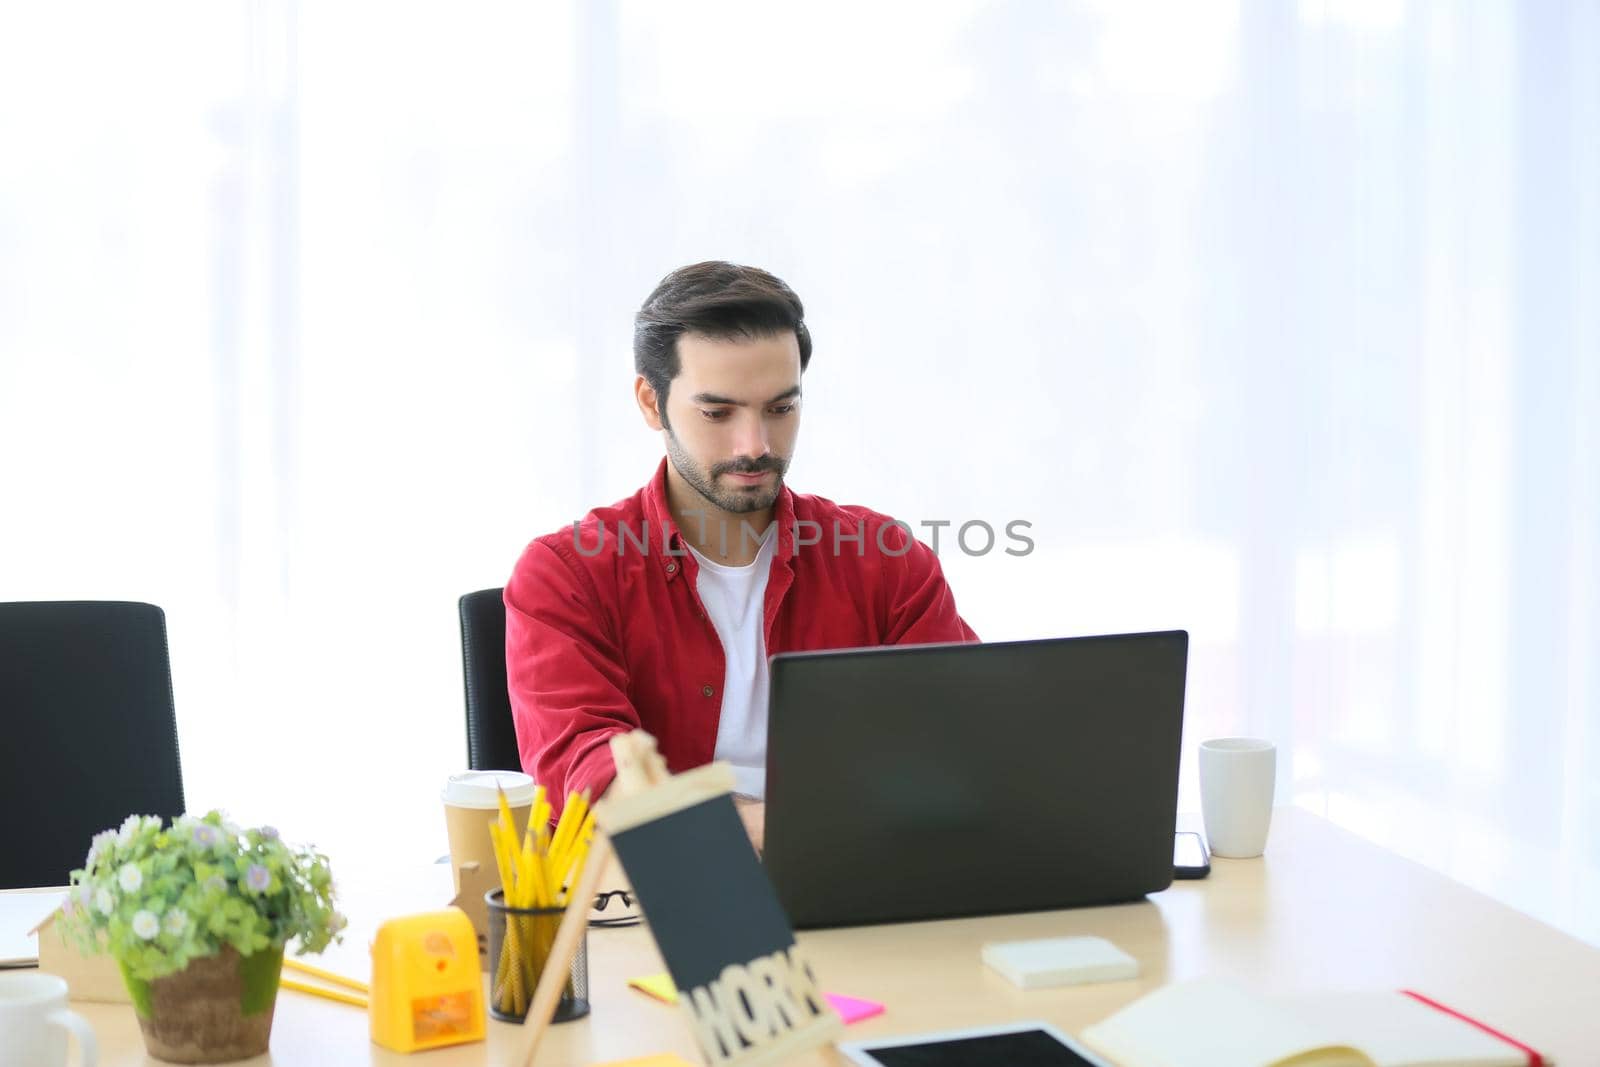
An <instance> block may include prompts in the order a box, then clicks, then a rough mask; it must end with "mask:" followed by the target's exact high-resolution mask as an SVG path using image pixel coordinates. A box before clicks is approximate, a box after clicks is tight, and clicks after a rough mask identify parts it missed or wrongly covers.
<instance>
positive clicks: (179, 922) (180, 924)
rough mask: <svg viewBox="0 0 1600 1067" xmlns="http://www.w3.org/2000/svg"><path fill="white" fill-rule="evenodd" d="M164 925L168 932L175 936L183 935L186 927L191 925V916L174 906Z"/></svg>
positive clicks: (168, 913)
mask: <svg viewBox="0 0 1600 1067" xmlns="http://www.w3.org/2000/svg"><path fill="white" fill-rule="evenodd" d="M162 925H163V926H165V927H166V930H167V933H169V934H171V935H172V936H173V937H182V936H183V931H184V929H185V928H187V927H188V925H189V916H187V915H185V914H184V913H183V912H181V911H179V910H178V909H177V908H173V909H172V910H171V911H169V912H167V917H166V919H165V920H163V922H162Z"/></svg>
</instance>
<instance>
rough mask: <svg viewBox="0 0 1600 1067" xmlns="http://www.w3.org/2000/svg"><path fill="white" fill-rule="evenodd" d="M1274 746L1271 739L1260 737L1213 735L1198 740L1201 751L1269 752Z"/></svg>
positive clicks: (1232, 752) (1233, 753) (1234, 753)
mask: <svg viewBox="0 0 1600 1067" xmlns="http://www.w3.org/2000/svg"><path fill="white" fill-rule="evenodd" d="M1276 747H1277V746H1276V745H1274V744H1273V743H1272V742H1271V741H1268V740H1266V739H1265V738H1261V737H1214V738H1212V739H1211V740H1209V741H1202V742H1200V748H1201V750H1202V751H1205V752H1222V753H1229V754H1232V755H1244V754H1248V753H1252V752H1270V751H1272V750H1273V749H1274V748H1276Z"/></svg>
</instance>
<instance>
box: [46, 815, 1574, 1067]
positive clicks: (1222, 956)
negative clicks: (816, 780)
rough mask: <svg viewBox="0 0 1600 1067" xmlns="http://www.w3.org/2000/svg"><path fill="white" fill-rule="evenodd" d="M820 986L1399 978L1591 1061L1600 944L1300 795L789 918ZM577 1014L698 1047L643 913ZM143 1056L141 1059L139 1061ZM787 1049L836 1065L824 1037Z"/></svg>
mask: <svg viewBox="0 0 1600 1067" xmlns="http://www.w3.org/2000/svg"><path fill="white" fill-rule="evenodd" d="M1072 934H1096V935H1099V936H1102V937H1105V938H1108V939H1110V940H1111V941H1114V942H1115V943H1117V944H1118V945H1120V946H1121V947H1122V948H1123V949H1125V950H1127V951H1128V952H1129V953H1131V954H1132V955H1133V956H1135V957H1136V958H1137V959H1138V960H1139V963H1140V966H1141V968H1142V969H1143V974H1142V975H1141V977H1140V978H1139V979H1138V980H1137V981H1127V982H1114V983H1107V984H1104V985H1098V986H1089V987H1082V988H1078V989H1066V990H1039V991H1033V992H1027V993H1025V992H1023V991H1021V990H1019V989H1016V988H1014V987H1013V986H1011V985H1010V984H1008V983H1007V982H1006V981H1005V980H1004V979H1002V978H1000V977H999V976H998V975H995V974H993V973H991V972H989V971H988V970H987V969H985V968H984V967H983V966H982V964H981V963H980V962H979V957H978V952H979V947H980V946H981V945H982V944H983V943H984V942H985V941H992V940H998V939H1010V938H1031V937H1051V936H1065V935H1072ZM800 938H801V942H802V944H804V945H805V947H806V949H807V950H808V951H809V952H810V954H811V957H812V959H813V961H814V963H815V965H816V969H817V974H818V977H819V979H820V981H821V984H822V986H823V988H824V989H826V990H828V991H829V992H836V993H846V994H850V995H852V996H861V997H868V998H871V999H873V1000H880V1001H883V1002H884V1003H885V1004H887V1005H888V1011H887V1013H885V1014H884V1015H881V1016H879V1017H877V1018H876V1019H871V1020H868V1021H866V1022H864V1023H859V1024H857V1025H855V1026H852V1027H850V1028H849V1030H848V1031H847V1034H848V1035H849V1037H851V1038H853V1039H855V1038H866V1037H876V1036H887V1035H892V1034H898V1033H910V1032H916V1031H921V1030H933V1029H943V1028H948V1027H956V1026H972V1025H978V1024H982V1023H993V1022H1002V1021H1007V1020H1016V1019H1027V1018H1041V1019H1046V1020H1049V1021H1051V1022H1054V1023H1056V1024H1057V1025H1059V1026H1061V1027H1062V1028H1063V1029H1065V1030H1067V1031H1068V1032H1070V1033H1078V1032H1080V1031H1081V1030H1082V1029H1083V1028H1084V1027H1085V1026H1087V1025H1089V1024H1090V1023H1092V1022H1095V1021H1097V1020H1099V1019H1100V1018H1102V1017H1104V1016H1105V1015H1108V1014H1109V1013H1111V1012H1112V1011H1114V1010H1116V1009H1117V1008H1119V1007H1121V1006H1122V1005H1124V1004H1126V1003H1127V1002H1129V1001H1130V1000H1132V999H1134V998H1135V997H1137V996H1139V995H1141V994H1143V993H1145V992H1147V991H1149V990H1151V989H1154V988H1156V987H1157V986H1159V985H1161V984H1163V983H1166V982H1169V981H1176V980H1182V979H1188V978H1194V977H1198V976H1201V975H1206V974H1212V975H1220V976H1225V977H1229V978H1233V979H1236V980H1238V981H1240V982H1243V983H1245V984H1247V985H1249V986H1251V987H1253V988H1256V989H1260V990H1263V991H1269V990H1318V989H1334V988H1357V989H1362V988H1364V989H1398V988H1411V989H1416V990H1418V991H1420V992H1424V993H1427V994H1428V995H1430V996H1432V997H1435V998H1436V999H1439V1000H1442V1001H1443V1002H1445V1003H1447V1004H1450V1005H1452V1006H1454V1007H1458V1008H1460V1009H1461V1010H1463V1011H1466V1012H1468V1013H1471V1014H1473V1015H1476V1016H1477V1017H1479V1018H1482V1019H1484V1020H1485V1021H1487V1022H1489V1023H1491V1024H1493V1025H1495V1026H1498V1027H1500V1028H1502V1029H1504V1030H1506V1031H1507V1032H1509V1033H1510V1034H1512V1035H1513V1036H1516V1037H1518V1038H1520V1039H1522V1040H1524V1041H1526V1042H1528V1043H1529V1044H1531V1045H1533V1046H1534V1047H1536V1048H1538V1049H1540V1050H1541V1051H1543V1052H1545V1053H1547V1054H1551V1055H1554V1056H1555V1057H1556V1059H1557V1061H1558V1062H1559V1063H1561V1064H1562V1065H1563V1067H1577V1065H1580V1064H1588V1063H1595V1062H1600V949H1595V948H1592V947H1590V946H1588V945H1585V944H1583V943H1581V942H1579V941H1577V940H1576V939H1574V938H1571V937H1568V936H1566V935H1565V934H1562V933H1559V932H1558V931H1556V930H1554V929H1551V928H1550V927H1548V926H1545V925H1544V924H1542V923H1540V922H1538V921H1536V920H1534V919H1531V918H1529V917H1527V916H1525V915H1522V914H1520V913H1518V912H1515V911H1512V910H1511V909H1510V908H1507V907H1505V906H1503V905H1501V904H1498V903H1496V902H1494V901H1492V900H1490V899H1489V898H1487V897H1484V896H1482V895H1481V894H1479V893H1476V892H1474V891H1472V890H1470V889H1467V888H1465V887H1463V886H1461V885H1460V884H1458V883H1456V882H1452V881H1450V880H1449V879H1447V878H1444V877H1443V876H1441V875H1438V874H1435V873H1433V872H1431V871H1429V870H1427V869H1425V868H1423V867H1420V866H1418V865H1416V864H1414V863H1411V862H1409V861H1406V860H1403V859H1401V858H1399V857H1398V856H1395V855H1394V854H1392V853H1389V852H1386V851H1384V850H1383V849H1380V848H1378V847H1377V846H1375V845H1371V844H1368V843H1367V842H1365V841H1363V840H1361V839H1360V838H1357V837H1355V836H1354V835H1352V834H1349V833H1346V832H1345V831H1343V830H1340V829H1338V828H1337V827H1335V826H1333V825H1332V824H1330V823H1328V822H1326V821H1324V820H1322V819H1320V818H1318V817H1316V816H1314V815H1311V814H1308V813H1306V812H1303V811H1300V810H1297V809H1288V808H1286V809H1280V810H1279V811H1278V813H1277V815H1276V816H1275V822H1274V825H1273V830H1272V839H1271V842H1270V843H1269V845H1268V851H1267V856H1266V858H1265V859H1262V860H1220V859H1219V860H1215V861H1214V862H1213V868H1212V874H1211V877H1210V878H1209V879H1207V880H1205V881H1200V882H1187V883H1185V882H1179V883H1177V884H1176V885H1175V886H1174V887H1173V888H1172V889H1170V890H1168V891H1166V892H1164V893H1160V894H1157V895H1156V896H1155V897H1152V898H1151V899H1150V900H1149V901H1148V902H1145V903H1140V904H1128V905H1122V906H1119V907H1111V908H1093V909H1080V910H1075V911H1060V912H1044V913H1034V914H1028V915H1007V916H999V917H994V918H985V919H966V920H955V921H949V922H933V923H911V924H905V925H900V926H880V927H863V928H858V929H851V930H828V931H819V932H809V933H803V934H801V935H800ZM589 961H590V971H589V973H590V994H591V1001H592V1003H593V1005H594V1010H593V1012H592V1014H591V1015H590V1016H589V1017H588V1018H587V1019H584V1020H581V1021H579V1022H575V1023H567V1024H564V1025H562V1026H558V1027H555V1028H553V1030H552V1031H551V1033H550V1035H549V1036H548V1037H547V1038H546V1039H545V1042H544V1044H543V1047H542V1048H541V1050H540V1057H539V1063H540V1064H542V1065H578V1064H588V1063H593V1062H596V1061H604V1060H612V1059H622V1058H626V1057H629V1056H640V1055H645V1054H647V1053H651V1052H661V1051H669V1050H670V1051H676V1052H679V1053H680V1054H682V1055H683V1056H684V1057H685V1058H687V1059H690V1060H691V1061H695V1060H696V1055H695V1049H694V1043H693V1039H692V1038H691V1036H690V1034H689V1031H688V1029H687V1027H686V1025H685V1024H684V1023H683V1022H682V1021H681V1019H680V1017H679V1014H678V1009H676V1008H672V1007H668V1006H666V1005H663V1004H659V1003H657V1002H655V1001H653V1000H650V999H649V998H647V997H645V996H643V995H642V994H640V993H637V992H634V991H632V990H630V989H628V988H626V986H625V982H626V980H627V979H628V978H630V977H634V976H637V975H641V974H646V973H649V972H652V971H659V970H661V969H662V966H661V962H660V958H659V957H658V956H657V955H656V952H655V948H654V945H653V944H652V942H651V941H650V938H649V934H648V932H647V931H645V930H643V929H641V928H637V927H635V928H632V929H621V930H593V931H591V932H590V935H589ZM75 1007H76V1008H77V1009H78V1010H79V1011H81V1012H82V1013H83V1014H84V1015H85V1016H87V1017H88V1019H89V1020H90V1022H91V1023H92V1024H93V1025H94V1028H95V1030H96V1032H97V1033H98V1034H99V1036H100V1044H101V1056H102V1059H101V1062H102V1063H103V1064H109V1065H113V1067H124V1065H131V1064H141V1065H142V1064H145V1063H146V1058H145V1054H144V1049H143V1045H142V1044H141V1043H140V1039H139V1032H138V1026H137V1024H136V1022H135V1021H134V1018H133V1012H132V1009H131V1008H128V1007H126V1006H120V1007H119V1006H111V1005H96V1004H79V1005H75ZM277 1012H278V1014H277V1018H276V1020H275V1022H274V1025H273V1033H272V1052H271V1055H270V1056H268V1057H265V1058H262V1059H257V1060H252V1061H249V1062H250V1063H252V1064H257V1065H259V1064H266V1063H273V1064H279V1065H283V1067H290V1065H292V1067H318V1065H323V1064H327V1065H334V1064H337V1065H340V1067H346V1065H359V1064H385V1065H400V1064H408V1065H410V1067H419V1065H420V1067H476V1065H479V1064H503V1063H508V1062H511V1057H512V1055H513V1054H514V1052H515V1050H516V1049H518V1048H519V1047H520V1044H521V1029H520V1027H515V1026H510V1025H507V1024H504V1023H497V1022H491V1023H490V1039H489V1041H488V1043H487V1044H486V1045H481V1044H480V1045H468V1046H465V1047H462V1048H458V1049H451V1050H440V1051H435V1052H428V1053H423V1054H420V1055H419V1056H418V1057H403V1056H400V1055H396V1054H391V1053H389V1052H386V1051H384V1050H382V1049H380V1048H377V1047H376V1046H374V1045H372V1044H370V1043H369V1042H368V1040H367V1017H366V1015H365V1013H363V1012H361V1011H360V1010H358V1009H353V1008H346V1007H343V1006H340V1005H337V1004H333V1003H329V1002H325V1001H322V1000H319V999H316V998H313V997H308V996H305V995H303V994H299V993H291V992H287V991H286V992H283V993H281V994H280V995H279V998H278V1009H277ZM151 1062H154V1061H151ZM797 1062H802V1063H808V1064H830V1065H833V1064H839V1063H842V1062H843V1061H842V1059H841V1058H840V1057H838V1056H837V1055H835V1054H834V1053H832V1052H831V1051H830V1052H822V1053H818V1054H816V1055H814V1056H811V1057H807V1058H805V1059H804V1060H800V1061H797Z"/></svg>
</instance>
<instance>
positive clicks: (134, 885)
mask: <svg viewBox="0 0 1600 1067" xmlns="http://www.w3.org/2000/svg"><path fill="white" fill-rule="evenodd" d="M117 884H118V885H120V886H121V887H122V891H123V892H124V893H137V892H138V891H139V887H140V886H142V885H144V875H143V874H141V873H139V868H137V867H135V866H134V865H133V864H131V863H124V864H123V865H122V869H121V870H119V871H118V872H117Z"/></svg>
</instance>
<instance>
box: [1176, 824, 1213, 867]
mask: <svg viewBox="0 0 1600 1067" xmlns="http://www.w3.org/2000/svg"><path fill="white" fill-rule="evenodd" d="M1210 873H1211V855H1210V853H1208V852H1207V851H1206V843H1205V841H1204V840H1203V839H1201V837H1200V835H1199V834H1197V833H1193V832H1192V831H1188V830H1180V831H1178V832H1177V833H1176V834H1174V835H1173V837H1172V877H1174V878H1204V877H1205V876H1206V875H1208V874H1210Z"/></svg>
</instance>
